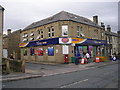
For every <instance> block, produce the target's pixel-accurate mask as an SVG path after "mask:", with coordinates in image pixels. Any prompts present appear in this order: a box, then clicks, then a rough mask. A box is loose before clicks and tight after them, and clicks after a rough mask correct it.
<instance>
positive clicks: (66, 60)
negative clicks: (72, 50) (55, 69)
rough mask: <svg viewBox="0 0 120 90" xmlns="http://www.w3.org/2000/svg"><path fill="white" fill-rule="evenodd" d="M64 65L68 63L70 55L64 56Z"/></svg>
mask: <svg viewBox="0 0 120 90" xmlns="http://www.w3.org/2000/svg"><path fill="white" fill-rule="evenodd" d="M64 63H68V54H65V56H64Z"/></svg>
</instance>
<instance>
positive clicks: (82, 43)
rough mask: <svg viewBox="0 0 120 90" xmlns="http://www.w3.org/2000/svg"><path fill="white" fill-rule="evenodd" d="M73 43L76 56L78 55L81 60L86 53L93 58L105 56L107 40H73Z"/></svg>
mask: <svg viewBox="0 0 120 90" xmlns="http://www.w3.org/2000/svg"><path fill="white" fill-rule="evenodd" d="M72 43H74V55H76V54H77V55H79V56H80V57H81V58H82V57H84V56H85V54H86V53H89V54H90V56H91V57H95V56H105V45H106V41H105V40H96V39H81V38H72Z"/></svg>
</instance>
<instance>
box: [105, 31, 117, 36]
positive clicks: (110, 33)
mask: <svg viewBox="0 0 120 90" xmlns="http://www.w3.org/2000/svg"><path fill="white" fill-rule="evenodd" d="M105 33H106V34H107V35H111V36H116V37H118V33H114V32H107V31H106V32H105Z"/></svg>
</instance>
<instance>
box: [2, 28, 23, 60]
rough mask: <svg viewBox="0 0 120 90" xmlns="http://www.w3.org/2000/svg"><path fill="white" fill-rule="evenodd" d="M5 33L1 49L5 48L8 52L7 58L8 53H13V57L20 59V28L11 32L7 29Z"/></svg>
mask: <svg viewBox="0 0 120 90" xmlns="http://www.w3.org/2000/svg"><path fill="white" fill-rule="evenodd" d="M7 33H8V34H7V35H5V36H4V37H3V49H6V50H7V52H8V58H9V57H10V54H13V56H14V58H16V59H20V48H19V43H20V33H21V30H16V31H14V32H11V29H8V30H7Z"/></svg>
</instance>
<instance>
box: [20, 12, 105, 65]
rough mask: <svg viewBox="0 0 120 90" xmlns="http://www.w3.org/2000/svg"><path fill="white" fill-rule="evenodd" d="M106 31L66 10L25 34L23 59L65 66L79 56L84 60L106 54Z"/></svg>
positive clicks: (94, 21) (40, 22) (22, 51)
mask: <svg viewBox="0 0 120 90" xmlns="http://www.w3.org/2000/svg"><path fill="white" fill-rule="evenodd" d="M105 39H106V38H105V30H104V29H103V27H101V26H99V25H98V16H93V21H91V20H89V19H87V18H85V17H81V16H79V15H75V14H72V13H69V12H66V11H61V12H59V13H57V14H55V15H53V16H51V17H49V18H46V19H43V20H41V21H38V22H34V23H32V24H31V25H29V26H27V27H26V28H24V29H23V30H22V32H21V43H20V47H21V58H22V59H25V60H32V61H41V62H55V63H64V62H65V60H64V59H65V58H66V57H67V58H68V59H69V62H70V61H71V57H75V56H76V55H77V54H78V55H79V56H81V57H83V56H84V55H83V53H84V52H89V53H90V54H91V56H92V57H95V56H96V55H105V54H106V53H105V45H106V41H105Z"/></svg>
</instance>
